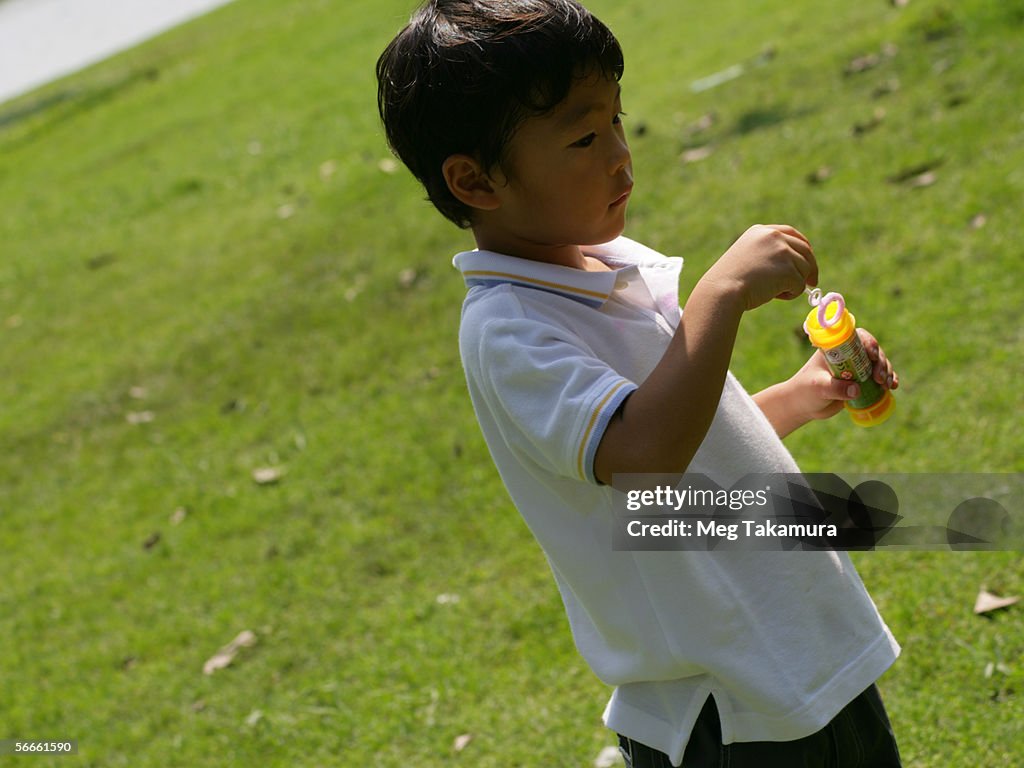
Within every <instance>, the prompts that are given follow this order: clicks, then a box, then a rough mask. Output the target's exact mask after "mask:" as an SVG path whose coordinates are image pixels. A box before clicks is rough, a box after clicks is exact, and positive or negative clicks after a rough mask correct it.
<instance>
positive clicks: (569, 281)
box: [452, 237, 682, 308]
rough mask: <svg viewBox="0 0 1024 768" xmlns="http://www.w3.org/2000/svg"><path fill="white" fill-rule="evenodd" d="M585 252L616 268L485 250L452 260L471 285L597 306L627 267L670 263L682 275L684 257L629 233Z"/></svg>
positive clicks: (656, 266) (656, 265) (586, 248)
mask: <svg viewBox="0 0 1024 768" xmlns="http://www.w3.org/2000/svg"><path fill="white" fill-rule="evenodd" d="M583 252H584V253H585V254H587V255H588V256H593V257H595V258H597V259H600V260H601V261H603V262H604V263H605V264H607V265H608V266H609V267H611V268H612V271H611V272H588V271H586V270H583V269H573V268H572V267H564V266H562V265H560V264H548V263H546V262H541V261H531V260H530V259H521V258H518V257H516V256H507V255H505V254H501V253H495V252H493V251H481V250H476V251H463V252H462V253H459V254H456V256H455V258H454V259H453V262H452V263H453V264H454V265H455V267H456V268H457V269H459V271H461V272H462V277H463V279H464V280H465V281H466V285H467V286H468V287H470V288H472V287H475V286H482V287H493V286H495V285H501V284H504V283H511V284H513V285H523V286H526V287H528V288H536V289H539V290H542V291H548V292H550V293H555V294H558V295H560V296H565V297H567V298H570V299H573V300H575V301H579V302H581V303H583V304H586V305H588V306H591V307H595V308H598V307H601V306H602V305H603V304H604V303H605V302H606V301H608V299H609V298H610V297H611V295H612V292H613V291H614V290H615V283H616V280H617V273H618V272H620V271H622V270H624V269H629V268H631V267H655V268H666V267H667V268H672V269H675V270H676V275H677V276H678V269H679V268H681V266H682V259H678V258H676V259H666V258H665V257H664V256H662V255H661V254H659V253H658V252H657V251H654V250H652V249H650V248H648V247H647V246H645V245H642V244H640V243H638V242H636V241H634V240H630V239H629V238H626V237H619V238H616V239H615V240H613V241H611V242H609V243H604V244H602V245H591V246H584V248H583Z"/></svg>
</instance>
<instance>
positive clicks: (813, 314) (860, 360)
mask: <svg viewBox="0 0 1024 768" xmlns="http://www.w3.org/2000/svg"><path fill="white" fill-rule="evenodd" d="M804 292H805V293H806V294H807V301H808V303H809V304H810V305H811V307H812V309H811V311H810V312H808V313H807V320H806V321H804V333H806V334H807V337H808V338H809V339H810V340H811V344H813V345H814V346H815V347H817V348H818V349H820V350H821V351H822V352H823V353H824V354H825V362H826V363H827V364H828V368H829V370H830V371H831V372H832V375H833V376H835V377H836V378H838V379H843V380H844V381H855V382H857V384H859V385H860V395H858V396H857V397H855V398H854V399H853V400H847V401H846V403H845V407H846V412H847V413H849V414H850V418H851V419H853V423H854V424H856V425H858V426H861V427H873V426H875V425H877V424H881V423H882V422H883V421H885V420H886V419H888V418H889V416H890V415H892V409H893V408H894V407H895V406H896V399H895V398H894V397H893V396H892V392H890V391H889V390H887V389H885V388H883V387H882V386H881V385H880V384H878V383H877V382H876V381H875V380H874V379H873V378H871V368H872V365H871V358H869V357H868V353H867V350H866V349H864V344H863V343H861V340H860V336H859V335H858V334H857V318H855V317H854V316H853V313H851V312H850V311H849V310H848V309H847V308H846V300H845V299H844V298H843V296H842V294H840V293H834V292H831V293H826V294H825V295H824V296H822V293H821V289H820V288H814V289H813V290H812V289H810V288H805V289H804Z"/></svg>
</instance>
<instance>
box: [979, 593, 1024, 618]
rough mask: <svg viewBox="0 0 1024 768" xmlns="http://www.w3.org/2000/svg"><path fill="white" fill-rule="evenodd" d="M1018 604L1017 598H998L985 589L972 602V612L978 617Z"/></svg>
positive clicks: (1018, 599)
mask: <svg viewBox="0 0 1024 768" xmlns="http://www.w3.org/2000/svg"><path fill="white" fill-rule="evenodd" d="M1017 602H1020V598H1019V597H999V595H994V594H992V593H991V592H989V591H988V590H986V589H982V590H980V591H979V592H978V596H977V598H975V600H974V612H975V613H976V614H978V615H981V614H983V613H991V612H992V611H998V610H999V609H1000V608H1008V607H1009V606H1011V605H1013V604H1014V603H1017Z"/></svg>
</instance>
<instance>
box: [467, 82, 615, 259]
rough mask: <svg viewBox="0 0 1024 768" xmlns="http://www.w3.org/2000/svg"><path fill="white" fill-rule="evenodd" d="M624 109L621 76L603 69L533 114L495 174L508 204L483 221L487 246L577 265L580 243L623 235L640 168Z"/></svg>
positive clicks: (501, 196) (480, 231)
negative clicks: (632, 150)
mask: <svg viewBox="0 0 1024 768" xmlns="http://www.w3.org/2000/svg"><path fill="white" fill-rule="evenodd" d="M621 113H622V105H621V100H620V88H619V84H618V82H616V81H615V80H609V79H606V78H604V77H602V76H601V75H599V74H597V75H593V76H591V77H589V78H587V79H585V80H580V81H577V82H576V83H575V84H574V85H573V87H572V89H571V90H570V91H569V95H568V96H567V97H566V99H565V100H564V101H563V102H562V103H561V104H559V105H558V106H557V107H556V108H555V109H554V110H553V111H552V112H550V113H548V114H546V115H542V116H540V117H530V118H527V119H526V120H525V121H524V122H523V123H522V124H521V125H520V127H519V129H518V130H517V131H516V133H515V135H514V136H513V138H512V140H511V142H510V143H509V146H508V151H507V155H506V160H505V162H503V163H502V170H501V171H499V170H495V171H494V172H492V173H491V178H492V180H493V182H494V185H495V194H496V196H497V198H498V200H499V203H500V204H499V206H498V207H497V208H496V209H495V210H493V211H489V212H488V214H487V215H486V216H485V217H483V218H482V219H481V221H480V227H479V228H478V229H477V233H476V234H477V239H478V241H479V242H480V246H481V247H483V248H490V249H493V250H500V251H502V252H504V253H509V254H511V255H514V256H522V257H525V258H534V259H539V260H542V261H548V262H554V263H570V261H571V260H570V258H569V255H570V254H578V253H579V249H578V248H576V246H580V245H594V244H596V243H605V242H608V241H609V240H614V239H615V238H616V237H618V236H619V235H620V234H622V230H623V228H624V227H625V223H626V205H627V203H628V200H629V193H630V190H631V189H632V187H633V166H632V160H631V158H630V154H629V147H628V146H627V144H626V137H625V133H624V131H623V127H622V122H621V120H620V115H621ZM481 235H483V237H481ZM575 258H576V256H575V255H573V256H572V259H575Z"/></svg>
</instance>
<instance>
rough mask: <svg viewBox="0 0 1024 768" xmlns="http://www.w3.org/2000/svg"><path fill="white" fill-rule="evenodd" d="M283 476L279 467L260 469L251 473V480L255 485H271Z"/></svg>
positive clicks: (282, 471)
mask: <svg viewBox="0 0 1024 768" xmlns="http://www.w3.org/2000/svg"><path fill="white" fill-rule="evenodd" d="M283 476H284V470H283V469H281V468H280V467H260V468H259V469H254V470H253V471H252V479H253V480H254V481H255V482H256V484H257V485H273V484H274V483H276V482H278V481H280V479H281V478H282V477H283Z"/></svg>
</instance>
